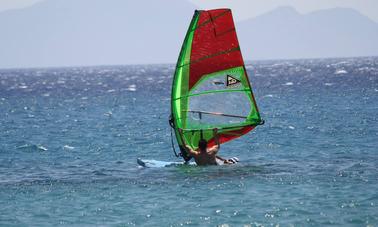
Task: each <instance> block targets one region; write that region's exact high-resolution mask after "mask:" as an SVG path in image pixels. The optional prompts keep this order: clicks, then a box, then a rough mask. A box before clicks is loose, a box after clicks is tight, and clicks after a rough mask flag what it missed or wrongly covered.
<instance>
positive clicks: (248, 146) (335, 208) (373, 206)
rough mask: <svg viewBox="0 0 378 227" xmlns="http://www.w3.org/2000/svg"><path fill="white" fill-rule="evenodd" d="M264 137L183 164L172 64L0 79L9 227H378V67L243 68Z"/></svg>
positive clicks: (348, 62)
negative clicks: (173, 118) (140, 162)
mask: <svg viewBox="0 0 378 227" xmlns="http://www.w3.org/2000/svg"><path fill="white" fill-rule="evenodd" d="M247 69H248V71H249V74H250V79H251V82H252V83H253V84H252V86H253V88H254V91H255V96H256V99H257V102H258V104H259V107H260V111H261V114H262V117H263V118H264V119H265V120H266V123H265V125H263V126H260V127H257V128H256V129H255V130H254V131H253V132H252V133H250V134H248V135H247V136H244V137H243V138H240V139H238V140H235V141H233V142H231V143H228V144H225V145H224V146H222V148H221V153H220V154H221V155H222V156H224V157H233V156H237V157H239V159H240V160H241V162H240V164H238V165H235V166H226V167H225V166H213V167H197V166H173V167H167V168H153V169H152V168H150V169H147V168H140V167H138V166H137V163H136V159H137V158H138V157H141V158H147V159H155V160H162V161H179V159H176V158H175V157H174V155H173V152H172V150H171V145H170V131H169V126H168V122H167V119H168V115H169V105H170V99H169V98H170V86H171V80H172V74H173V70H174V67H173V66H172V65H149V66H108V67H86V68H51V69H22V70H21V69H20V70H17V69H10V70H0V116H1V118H0V128H1V130H0V145H1V146H0V225H1V226H52V225H63V226H71V225H86V226H93V225H100V226H109V225H110V226H111V225H114V226H141V225H145V226H182V225H189V226H190V225H192V226H196V225H201V226H217V225H220V226H222V225H223V226H227V225H229V226H243V225H247V226H248V225H250V226H278V225H279V226H327V225H333V226H377V225H378V207H377V206H378V158H377V147H378V140H377V138H378V137H377V136H378V123H377V122H378V121H377V117H378V114H377V113H378V58H356V59H323V60H297V61H265V62H256V63H254V64H251V65H250V64H247Z"/></svg>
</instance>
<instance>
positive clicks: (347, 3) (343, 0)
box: [0, 0, 378, 23]
mask: <svg viewBox="0 0 378 227" xmlns="http://www.w3.org/2000/svg"><path fill="white" fill-rule="evenodd" d="M40 1H43V0H0V11H4V10H8V9H16V8H23V7H27V6H30V5H33V4H35V3H37V2H40ZM151 1H156V0H151ZM180 1H184V0H180ZM189 1H190V2H192V3H194V4H195V5H196V6H198V7H199V8H204V9H205V8H206V9H207V8H219V7H227V8H232V10H233V12H234V13H233V14H234V16H235V19H236V20H237V21H241V20H244V19H248V18H253V17H256V16H258V15H261V14H264V13H266V12H268V11H270V10H273V9H275V8H277V7H279V6H292V7H294V8H295V9H296V10H297V11H298V12H300V13H304V14H305V13H309V12H312V11H316V10H320V9H329V8H335V7H345V8H353V9H355V10H357V11H359V12H360V13H362V14H364V15H365V16H368V17H369V18H370V19H372V20H374V21H375V22H377V23H378V0H189Z"/></svg>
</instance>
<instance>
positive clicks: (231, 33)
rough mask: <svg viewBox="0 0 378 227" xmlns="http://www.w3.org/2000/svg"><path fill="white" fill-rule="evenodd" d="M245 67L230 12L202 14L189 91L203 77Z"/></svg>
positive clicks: (191, 59)
mask: <svg viewBox="0 0 378 227" xmlns="http://www.w3.org/2000/svg"><path fill="white" fill-rule="evenodd" d="M243 65H244V62H243V58H242V55H241V53H240V49H239V42H238V39H237V36H236V32H235V25H234V21H233V19H232V13H231V10H230V9H216V10H208V11H200V14H199V20H198V24H197V28H196V30H195V32H194V36H193V42H192V50H191V57H190V79H189V89H191V88H192V87H193V86H194V85H195V84H196V82H197V81H198V80H200V79H201V77H202V75H206V74H210V73H213V72H217V71H222V70H226V69H229V68H234V67H238V66H243Z"/></svg>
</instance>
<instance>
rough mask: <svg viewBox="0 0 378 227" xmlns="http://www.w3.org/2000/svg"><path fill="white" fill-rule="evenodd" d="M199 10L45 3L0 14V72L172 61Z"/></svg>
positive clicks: (179, 4) (97, 1)
mask: <svg viewBox="0 0 378 227" xmlns="http://www.w3.org/2000/svg"><path fill="white" fill-rule="evenodd" d="M194 9H195V6H194V5H192V4H191V3H189V2H186V1H177V0H159V1H155V0H138V1H135V0H46V1H43V2H41V3H38V4H35V5H33V6H31V7H29V8H25V9H20V10H11V11H5V12H2V13H0V34H1V35H0V68H4V67H35V66H70V65H105V64H138V63H167V62H169V63H172V62H175V61H176V60H177V57H178V54H179V50H180V47H181V44H182V41H183V39H184V37H185V33H186V31H187V27H188V26H189V22H190V20H191V18H192V15H193V12H194Z"/></svg>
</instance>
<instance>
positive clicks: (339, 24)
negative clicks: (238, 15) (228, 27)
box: [237, 7, 378, 59]
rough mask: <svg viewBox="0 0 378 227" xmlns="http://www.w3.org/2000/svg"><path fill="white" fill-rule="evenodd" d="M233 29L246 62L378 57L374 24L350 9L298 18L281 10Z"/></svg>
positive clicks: (300, 15)
mask: <svg viewBox="0 0 378 227" xmlns="http://www.w3.org/2000/svg"><path fill="white" fill-rule="evenodd" d="M237 30H238V33H239V39H240V43H241V47H242V49H243V53H244V56H245V58H246V59H277V58H314V57H344V56H370V55H378V42H377V40H378V24H377V23H375V22H373V21H371V20H370V19H369V18H367V17H365V16H363V15H361V14H359V13H358V12H357V11H355V10H352V9H343V8H335V9H330V10H321V11H317V12H314V13H310V14H306V15H302V14H299V13H298V12H296V11H295V10H294V9H293V8H290V7H281V8H278V9H276V10H274V11H272V12H270V13H267V14H265V15H262V16H259V17H257V18H254V19H250V20H247V21H244V22H241V23H239V24H238V26H237Z"/></svg>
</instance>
